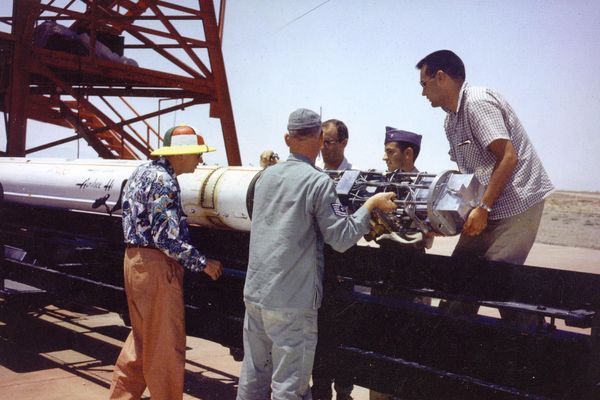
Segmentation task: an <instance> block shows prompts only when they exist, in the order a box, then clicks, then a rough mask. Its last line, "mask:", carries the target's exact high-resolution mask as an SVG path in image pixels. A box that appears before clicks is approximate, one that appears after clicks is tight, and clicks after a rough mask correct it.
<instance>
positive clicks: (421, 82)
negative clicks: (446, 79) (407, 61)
mask: <svg viewBox="0 0 600 400" xmlns="http://www.w3.org/2000/svg"><path fill="white" fill-rule="evenodd" d="M434 79H435V75H434V76H432V77H431V78H429V79H427V80H426V81H420V82H419V83H420V84H421V87H422V88H423V89H425V87H426V86H427V83H428V82H430V81H432V80H434Z"/></svg>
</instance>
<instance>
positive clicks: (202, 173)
mask: <svg viewBox="0 0 600 400" xmlns="http://www.w3.org/2000/svg"><path fill="white" fill-rule="evenodd" d="M143 162H146V161H130V160H103V159H93V160H82V159H79V160H66V159H42V158H40V159H27V158H0V184H1V185H2V192H3V197H4V199H3V201H7V202H13V203H20V204H26V205H33V206H40V207H52V208H62V209H69V210H75V211H83V212H93V213H101V214H112V215H120V212H121V210H120V208H119V209H115V210H114V212H112V209H113V207H115V204H117V202H118V200H119V198H120V196H121V195H122V193H121V192H122V190H123V187H124V184H125V182H126V181H127V179H129V177H130V175H131V173H132V172H133V170H134V169H135V168H136V167H137V166H138V165H140V164H141V163H143ZM260 171H261V169H260V168H253V167H218V166H210V167H208V166H200V167H198V168H197V169H196V171H195V172H193V173H191V174H182V175H179V176H178V177H177V179H178V181H179V185H180V187H181V192H182V193H181V195H182V197H181V199H182V205H183V209H184V212H185V213H186V214H187V216H188V222H189V223H190V224H194V225H200V226H204V227H211V228H221V229H234V230H240V231H249V230H250V215H249V212H248V209H247V199H246V198H247V193H248V187H249V186H250V185H251V182H252V180H253V178H254V177H255V176H256V175H257V174H258V173H259V172H260Z"/></svg>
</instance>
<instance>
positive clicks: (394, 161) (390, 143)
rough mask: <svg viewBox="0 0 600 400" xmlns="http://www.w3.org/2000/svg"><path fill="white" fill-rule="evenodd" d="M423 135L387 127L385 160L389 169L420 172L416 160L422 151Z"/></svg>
mask: <svg viewBox="0 0 600 400" xmlns="http://www.w3.org/2000/svg"><path fill="white" fill-rule="evenodd" d="M421 137H422V136H421V135H418V134H416V133H413V132H408V131H402V130H400V129H396V128H392V127H389V126H386V127H385V143H384V145H385V150H384V154H383V161H385V163H386V164H387V169H388V171H390V172H393V171H399V172H419V170H418V169H417V168H415V160H416V159H417V156H418V155H419V152H420V151H421Z"/></svg>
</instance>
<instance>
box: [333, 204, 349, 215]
mask: <svg viewBox="0 0 600 400" xmlns="http://www.w3.org/2000/svg"><path fill="white" fill-rule="evenodd" d="M331 208H332V209H333V213H334V214H335V215H337V216H338V217H347V216H348V209H347V208H346V206H344V205H343V204H341V203H340V202H338V201H336V202H335V203H331Z"/></svg>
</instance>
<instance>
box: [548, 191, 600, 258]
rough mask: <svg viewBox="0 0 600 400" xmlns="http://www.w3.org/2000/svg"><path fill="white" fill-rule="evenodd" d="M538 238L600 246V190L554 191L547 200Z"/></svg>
mask: <svg viewBox="0 0 600 400" xmlns="http://www.w3.org/2000/svg"><path fill="white" fill-rule="evenodd" d="M536 241H537V242H538V243H545V244H553V245H559V246H568V247H584V248H591V249H600V192H567V191H556V192H554V193H552V194H551V195H550V196H549V197H548V198H547V199H546V206H545V207H544V214H543V216H542V223H541V224H540V230H539V232H538V236H537V240H536Z"/></svg>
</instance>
